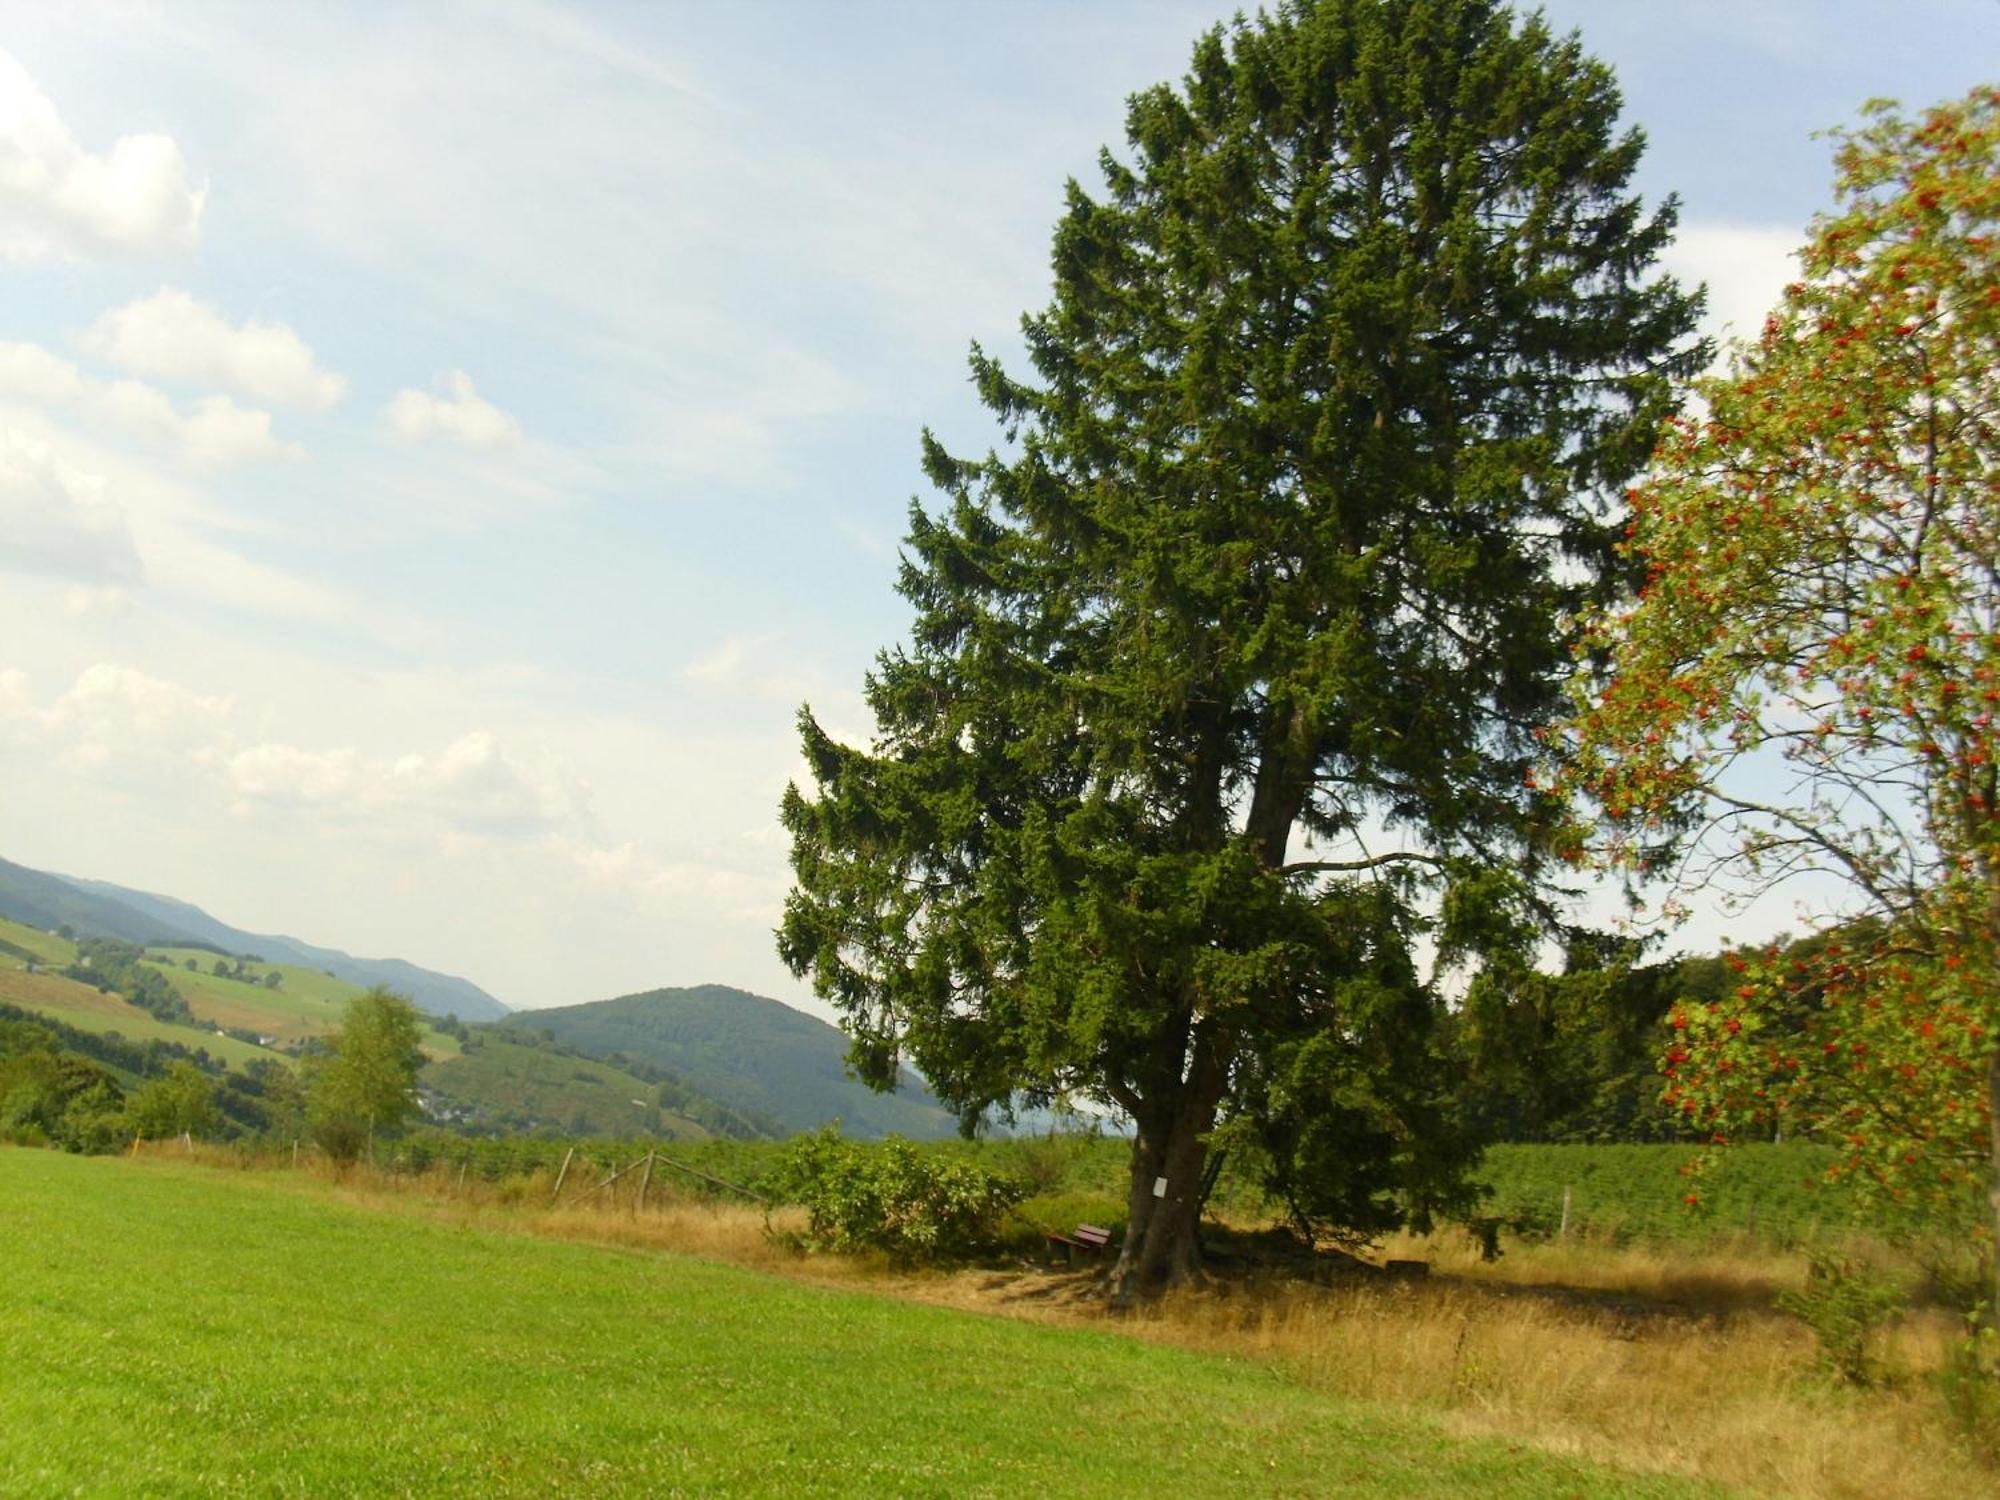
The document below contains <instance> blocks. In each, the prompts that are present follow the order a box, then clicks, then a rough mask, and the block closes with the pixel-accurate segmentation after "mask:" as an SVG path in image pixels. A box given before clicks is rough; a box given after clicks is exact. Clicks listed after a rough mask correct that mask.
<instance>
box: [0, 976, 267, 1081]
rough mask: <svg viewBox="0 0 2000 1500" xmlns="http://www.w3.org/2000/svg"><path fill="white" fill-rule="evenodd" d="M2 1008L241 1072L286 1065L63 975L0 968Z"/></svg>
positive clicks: (249, 1046) (249, 1044)
mask: <svg viewBox="0 0 2000 1500" xmlns="http://www.w3.org/2000/svg"><path fill="white" fill-rule="evenodd" d="M0 1003H4V1004H7V1005H18V1006H20V1007H21V1009H23V1010H31V1011H36V1012H38V1013H40V1014H42V1015H45V1016H48V1017H50V1018H51V1019H53V1020H57V1021H61V1022H62V1023H63V1024H64V1025H67V1026H74V1027H76V1028H77V1030H79V1031H95V1032H98V1033H110V1032H116V1033H118V1034H119V1035H120V1036H124V1037H129V1038H131V1039H132V1040H133V1041H140V1042H146V1041H155V1040H157V1041H162V1042H174V1043H176V1044H178V1045H180V1046H182V1047H187V1048H190V1049H192V1048H201V1049H203V1050H205V1051H206V1052H207V1053H208V1054H209V1055H210V1056H211V1057H216V1058H220V1059H221V1060H222V1061H224V1062H227V1063H233V1064H235V1065H236V1066H238V1067H241V1066H242V1065H243V1064H244V1063H247V1062H250V1061H252V1060H254V1059H256V1058H260V1057H267V1058H275V1059H278V1060H280V1061H283V1060H284V1059H283V1057H282V1054H280V1053H276V1052H273V1051H271V1050H269V1049H268V1048H265V1047H259V1046H257V1045H255V1044H254V1043H252V1042H245V1041H239V1040H238V1039H237V1038H235V1037H232V1036H220V1035H218V1034H216V1033H215V1032H214V1031H211V1030H208V1029H206V1028H203V1027H197V1026H175V1025H171V1024H169V1023H168V1022H165V1021H161V1020H158V1019H157V1018H155V1017H153V1016H151V1015H148V1014H147V1013H146V1012H145V1011H143V1010H141V1009H139V1007H138V1006H136V1005H128V1004H127V1003H126V1002H125V1001H123V1000H121V999H119V998H118V997H117V996H116V995H107V994H105V993H104V992H103V991H102V990H95V989H92V988H91V987H90V986H89V985H87V984H79V983H77V982H76V981H75V980H73V979H65V978H63V977H62V976H61V975H59V974H28V973H25V972H23V971H22V970H20V969H0Z"/></svg>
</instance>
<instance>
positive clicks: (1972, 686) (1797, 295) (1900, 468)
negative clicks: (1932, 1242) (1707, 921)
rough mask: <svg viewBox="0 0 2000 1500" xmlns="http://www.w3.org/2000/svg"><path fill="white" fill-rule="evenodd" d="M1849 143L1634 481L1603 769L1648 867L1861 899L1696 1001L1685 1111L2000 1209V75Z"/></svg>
mask: <svg viewBox="0 0 2000 1500" xmlns="http://www.w3.org/2000/svg"><path fill="white" fill-rule="evenodd" d="M1837 161H1838V195H1839V198H1838V207H1837V209H1836V211H1834V212H1832V213H1830V214H1828V215H1825V216H1823V217H1821V218H1820V219H1819V220H1818V221H1816V223H1815V225H1814V227H1813V232H1812V237H1811V239H1810V241H1809V242H1808V243H1807V245H1806V247H1805V250H1804V252H1803V260H1804V275H1803V277H1802V279H1801V280H1800V281H1799V282H1797V283H1796V284H1795V285H1793V286H1791V287H1790V288H1788V289H1787V291H1786V293H1785V298H1784V302H1783V305H1782V306H1781V307H1779V308H1778V310H1777V311H1776V312H1775V313H1774V314H1773V315H1772V316H1771V317H1770V319H1769V320H1768V321H1767V322H1766V324H1765V326H1764V330H1763V335H1762V337H1761V338H1760V339H1759V340H1758V341H1757V342H1756V344H1755V345H1754V346H1753V347H1750V348H1748V349H1745V350H1744V351H1742V353H1741V354H1740V355H1739V357H1738V359H1737V361H1736V363H1735V366H1734V368H1733V370H1732V371H1731V372H1730V373H1729V374H1727V375H1726V376H1722V377H1719V378H1715V379H1712V380H1709V381H1707V382H1705V383H1704V384H1703V385H1702V387H1701V394H1702V397H1703V399H1704V401H1705V402H1706V406H1707V410H1706V413H1705V414H1704V415H1702V416H1700V417H1696V418H1691V419H1689V420H1686V421H1684V422H1681V423H1680V424H1678V425H1677V426H1676V427H1675V428H1674V429H1673V430H1672V432H1671V433H1670V435H1669V436H1668V438H1667V440H1666V442H1665V443H1664V445H1663V447H1662V449H1661V451H1660V453H1659V454H1658V457H1657V464H1656V467H1655V471H1654V473H1653V475H1652V477H1651V478H1650V479H1649V480H1648V482H1647V483H1646V484H1645V485H1643V486H1642V487H1641V488H1640V489H1639V490H1638V491H1636V492H1635V495H1634V500H1633V508H1634V512H1635V518H1634V521H1633V523H1632V529H1631V536H1630V541H1629V544H1628V545H1629V547H1630V550H1631V553H1632V555H1633V558H1634V560H1635V561H1636V562H1637V563H1638V564H1640V565H1641V566H1642V567H1643V569H1644V574H1645V579H1646V584H1645V588H1644V590H1643V591H1642V593H1641V594H1640V596H1639V598H1638V600H1637V602H1636V603H1635V604H1633V605H1632V607H1631V608H1629V609H1627V610H1624V611H1623V612H1620V613H1617V614H1614V615H1610V616H1607V617H1606V618H1604V619H1603V620H1602V621H1601V622H1600V624H1599V628H1598V632H1597V639H1596V642H1595V645H1596V648H1597V649H1598V650H1600V651H1601V652H1602V660H1603V661H1604V662H1605V663H1606V664H1607V671H1606V673H1605V675H1604V676H1603V677H1601V678H1599V679H1597V682H1596V685H1595V687H1594V688H1593V690H1592V691H1591V693H1590V694H1589V701H1588V704H1587V712H1585V713H1584V715H1583V716H1582V718H1581V719H1580V721H1579V724H1578V746H1577V748H1578V750H1579V752H1580V756H1579V759H1578V761H1577V773H1576V774H1577V782H1578V784H1579V785H1581V786H1583V787H1584V788H1586V789H1587V790H1589V791H1590V792H1591V793H1593V794H1594V795H1595V797H1596V799H1597V802H1598V804H1599V805H1600V806H1601V808H1602V810H1603V813H1604V815H1605V819H1606V827H1607V828H1608V829H1609V832H1610V841H1609V842H1610V848H1611V850H1612V852H1613V853H1614V855H1615V856H1616V857H1618V858H1619V859H1621V860H1623V861H1624V862H1626V863H1627V864H1629V865H1634V866H1638V867H1641V868H1646V867H1658V866H1659V864H1660V862H1661V860H1662V859H1663V858H1665V857H1667V856H1668V855H1669V854H1670V853H1673V852H1675V850H1676V846H1678V848H1679V850H1680V851H1682V852H1683V853H1685V854H1687V856H1688V857H1690V858H1693V859H1695V860H1699V861H1702V863H1700V864H1697V865H1693V866H1688V865H1684V866H1683V869H1684V870H1692V872H1693V873H1696V874H1704V873H1707V872H1708V871H1711V870H1726V869H1729V868H1734V869H1738V870H1743V871H1747V872H1748V873H1749V875H1750V878H1751V879H1752V880H1753V881H1755V882H1758V883H1762V884H1775V883H1777V882H1779V881H1781V880H1783V879H1786V878H1788V877H1790V876H1792V875H1795V874H1799V873H1803V872H1806V871H1819V872H1830V873H1832V874H1834V875H1837V876H1839V877H1840V878H1841V879H1842V880H1844V881H1845V883H1846V887H1847V888H1848V889H1849V890H1850V891H1852V892H1854V893H1855V894H1856V895H1857V896H1858V898H1859V900H1858V902H1857V903H1851V904H1850V905H1849V907H1848V908H1847V909H1846V910H1844V911H1842V912H1840V913H1837V914H1836V915H1837V916H1838V917H1839V918H1841V919H1842V920H1841V924H1840V925H1841V926H1842V928H1843V930H1842V931H1839V932H1833V933H1829V934H1828V935H1827V938H1826V940H1824V941H1822V942H1820V943H1817V944H1815V945H1811V946H1809V947H1805V946H1802V947H1798V948H1794V949H1793V950H1791V951H1790V952H1788V953H1779V952H1777V951H1776V950H1773V951H1772V952H1771V953H1770V954H1768V955H1766V956H1764V957H1763V958H1758V957H1756V956H1754V955H1753V956H1751V957H1749V958H1744V957H1742V956H1740V955H1739V956H1737V957H1736V959H1735V960H1734V962H1735V964H1736V967H1737V968H1738V970H1739V971H1740V972H1739V975H1738V981H1739V982H1738V985H1737V987H1736V988H1735V989H1734V991H1733V993H1732V994H1731V995H1730V996H1729V997H1728V998H1727V999H1725V1000H1724V1001H1723V1002H1722V1003H1719V1004H1716V1005H1710V1006H1689V1007H1684V1008H1683V1009H1681V1010H1679V1011H1678V1012H1676V1014H1675V1015H1674V1017H1673V1026H1674V1028H1675V1037H1674V1041H1673V1044H1672V1046H1671V1049H1670V1050H1669V1051H1668V1053H1667V1055H1666V1056H1667V1060H1666V1070H1667V1075H1668V1091H1669V1096H1670V1098H1671V1099H1672V1100H1673V1101H1674V1102H1675V1104H1676V1105H1677V1106H1678V1108H1679V1109H1680V1110H1682V1111H1683V1112H1684V1113H1685V1115H1686V1116H1687V1117H1688V1118H1689V1119H1691V1120H1694V1121H1698V1122H1700V1123H1701V1125H1702V1127H1703V1129H1704V1130H1707V1131H1712V1132H1713V1133H1715V1134H1716V1135H1718V1136H1720V1137H1725V1138H1726V1137H1727V1136H1728V1135H1730V1134H1731V1133H1733V1132H1735V1131H1737V1130H1739V1129H1742V1128H1744V1127H1746V1126H1747V1125H1751V1124H1755V1125H1757V1126H1758V1127H1760V1128H1762V1127H1764V1126H1768V1125H1769V1123H1770V1122H1771V1121H1772V1120H1773V1119H1774V1118H1775V1119H1789V1120H1790V1122H1791V1125H1792V1127H1793V1128H1795V1129H1799V1130H1812V1131H1816V1132H1818V1133H1820V1134H1821V1135H1823V1136H1826V1137H1827V1138H1829V1139H1831V1140H1833V1141H1835V1142H1837V1143H1840V1144H1842V1145H1844V1146H1845V1147H1846V1148H1847V1150H1846V1159H1845V1161H1844V1163H1843V1166H1842V1170H1843V1171H1844V1172H1846V1173H1849V1174H1852V1175H1854V1176H1856V1177H1857V1178H1859V1179H1861V1180H1862V1181H1864V1182H1866V1183H1869V1184H1873V1185H1874V1186H1875V1187H1877V1188H1879V1189H1880V1190H1881V1193H1882V1196H1883V1198H1884V1199H1885V1200H1886V1201H1889V1202H1893V1203H1895V1204H1899V1205H1901V1206H1903V1207H1904V1208H1907V1209H1924V1208H1933V1209H1944V1210H1947V1211H1951V1212H1956V1213H1962V1212H1963V1211H1964V1209H1965V1207H1966V1206H1967V1204H1968V1202H1969V1201H1972V1200H1975V1199H1976V1195H1977V1194H1978V1193H1979V1191H1980V1190H1981V1189H1985V1190H1987V1191H1989V1192H1991V1193H1992V1194H1993V1205H1992V1212H1993V1214H1994V1219H1995V1224H1996V1226H2000V1050H1996V1046H1995V1041H1996V1035H2000V981H1996V974H1995V960H1996V956H2000V787H1996V782H1995V763H1996V754H1997V753H2000V742H1997V741H1996V735H1995V714H1996V712H2000V374H1996V372H2000V93H1996V92H1994V91H1992V90H1987V89H1982V90H1980V91H1977V92H1975V93H1974V94H1972V95H1971V96H1969V97H1968V98H1965V99H1963V100H1960V101H1958V102H1956V103H1951V104H1946V105H1943V106H1940V107H1938V108H1935V109H1931V110H1929V111H1927V112H1925V113H1923V114H1921V115H1919V116H1916V117H1914V118H1911V117H1907V116H1904V115H1902V114H1900V113H1898V112H1896V111H1895V110H1894V109H1893V108H1891V107H1889V106H1886V105H1884V106H1878V107H1876V108H1875V109H1874V110H1873V111H1872V112H1871V115H1870V117H1869V119H1868V121H1867V122H1866V123H1865V124H1864V125H1862V126H1861V127H1860V128H1858V129H1855V130H1852V131H1849V132H1845V133H1843V134H1841V136H1840V137H1839V147H1838V157H1837ZM1717 861H1721V862H1723V863H1721V864H1717V863H1716V862H1717ZM1857 916H1861V917H1866V918H1867V919H1868V920H1866V921H1861V922H1852V921H1849V920H1847V919H1851V918H1854V917H1857ZM1801 999H1804V1000H1805V1001H1806V1002H1807V1005H1806V1019H1805V1024H1804V1027H1803V1029H1802V1030H1801V1029H1800V1028H1798V1027H1796V1026H1790V1025H1776V1024H1773V1022H1774V1016H1776V1015H1777V1014H1779V1013H1781V1012H1783V1011H1784V1010H1785V1009H1786V1008H1788V1007H1790V1006H1793V1005H1794V1004H1796V1003H1797V1002H1798V1001H1800V1000H1801ZM1996 1274H2000V1267H1996Z"/></svg>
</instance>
